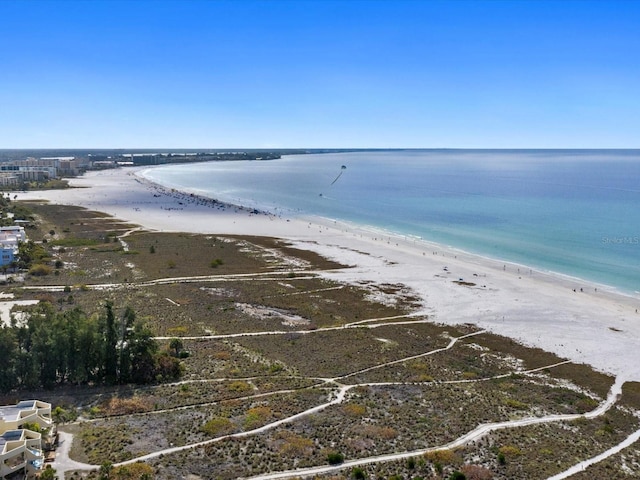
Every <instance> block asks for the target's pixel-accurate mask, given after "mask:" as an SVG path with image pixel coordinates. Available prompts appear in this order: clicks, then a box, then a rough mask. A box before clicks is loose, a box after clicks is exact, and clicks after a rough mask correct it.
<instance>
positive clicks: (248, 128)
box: [0, 0, 640, 148]
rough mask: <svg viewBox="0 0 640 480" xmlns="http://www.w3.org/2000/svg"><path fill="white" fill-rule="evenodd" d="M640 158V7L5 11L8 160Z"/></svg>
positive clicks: (2, 41) (177, 6) (71, 7)
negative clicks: (90, 156) (421, 151)
mask: <svg viewBox="0 0 640 480" xmlns="http://www.w3.org/2000/svg"><path fill="white" fill-rule="evenodd" d="M49 147H69V148H90V147H95V148H100V147H103V148H111V147H113V148H136V147H137V148H165V147H166V148H171V147H173V148H191V147H210V148H231V147H247V148H249V147H253V148H262V147H283V148H284V147H292V148H297V147H309V148H314V147H315V148H321V147H327V148H329V147H334V148H342V147H380V148H384V147H424V148H431V147H433V148H437V147H450V148H472V147H480V148H492V147H494V148H511V147H514V148H518V147H522V148H527V147H530V148H639V147H640V2H639V1H633V0H627V1H615V0H608V1H579V0H573V1H572V0H566V1H545V0H532V1H515V0H514V1H509V0H493V1H418V0H414V1H403V0H393V1H384V0H371V1H356V0H351V1H348V0H344V1H331V0H324V1H305V0H298V1H280V0H268V1H267V0H265V1H249V0H245V1H243V0H235V1H222V0H220V1H214V0H209V1H204V0H202V1H198V0H181V1H162V0H155V1H139V0H138V1H133V0H131V1H124V0H120V1H117V0H112V1H95V0H93V1H89V0H75V1H56V0H48V1H40V2H38V1H28V0H23V1H17V0H15V1H12V0H0V148H49Z"/></svg>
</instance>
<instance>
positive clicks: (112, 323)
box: [104, 300, 118, 385]
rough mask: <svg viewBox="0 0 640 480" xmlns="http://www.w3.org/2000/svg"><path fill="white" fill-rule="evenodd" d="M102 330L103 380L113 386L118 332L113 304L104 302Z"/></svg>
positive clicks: (116, 370) (116, 373) (115, 376)
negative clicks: (103, 324) (103, 325)
mask: <svg viewBox="0 0 640 480" xmlns="http://www.w3.org/2000/svg"><path fill="white" fill-rule="evenodd" d="M104 308H105V319H104V323H105V329H104V379H105V381H106V382H107V383H108V384H110V385H113V384H114V383H116V381H117V379H118V332H117V328H116V317H115V315H114V313H113V302H111V301H110V300H108V301H107V302H105V305H104Z"/></svg>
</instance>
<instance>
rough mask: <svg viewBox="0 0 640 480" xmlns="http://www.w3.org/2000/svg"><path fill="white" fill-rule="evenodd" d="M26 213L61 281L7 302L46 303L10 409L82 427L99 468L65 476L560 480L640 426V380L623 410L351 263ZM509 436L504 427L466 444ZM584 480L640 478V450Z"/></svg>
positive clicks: (27, 288)
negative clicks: (362, 275)
mask: <svg viewBox="0 0 640 480" xmlns="http://www.w3.org/2000/svg"><path fill="white" fill-rule="evenodd" d="M23 205H24V207H25V208H28V209H29V211H30V214H29V218H30V219H31V223H30V226H29V227H28V228H27V232H28V235H29V238H30V239H32V241H33V245H34V246H33V247H32V248H34V249H36V248H37V249H38V250H39V251H40V253H42V255H41V256H39V258H38V259H37V260H35V262H36V263H39V264H42V265H45V266H47V267H49V268H50V269H51V271H50V272H48V273H46V274H36V273H35V272H31V273H26V274H24V282H22V283H20V282H15V283H7V284H6V285H5V286H4V287H3V290H4V293H5V294H7V295H8V294H12V295H13V296H14V298H16V299H25V300H26V299H32V300H36V301H38V303H37V304H36V305H34V306H31V307H28V306H16V307H14V311H13V316H14V320H13V324H11V325H8V326H5V327H3V328H2V329H0V339H3V340H2V341H3V342H5V343H3V345H5V344H6V345H13V347H7V348H14V350H13V352H14V354H15V355H14V357H15V358H16V359H26V358H30V359H32V360H33V362H34V363H33V364H31V365H27V364H24V365H23V364H18V365H15V366H14V367H12V369H7V370H6V371H3V372H2V377H1V378H2V381H3V382H4V383H3V384H2V386H3V388H2V400H4V401H5V402H9V401H13V400H14V399H15V398H18V397H32V396H33V397H37V398H41V399H43V400H45V401H48V402H51V403H52V404H54V405H57V406H59V407H60V408H61V410H62V411H64V412H68V415H66V416H60V417H59V418H58V419H59V421H60V423H59V428H60V430H61V431H62V432H65V433H68V434H72V435H73V444H72V449H71V458H72V459H73V460H75V461H77V462H82V463H84V464H87V465H90V466H93V469H91V468H84V469H82V468H79V469H77V470H75V471H67V472H66V473H65V477H66V478H142V477H141V476H138V477H135V475H136V474H130V473H128V472H135V471H137V469H141V470H140V472H142V470H144V472H142V473H140V475H143V474H144V475H149V476H152V477H153V478H163V479H165V478H166V479H178V478H187V477H188V478H190V479H193V480H196V479H199V478H203V479H204V478H221V479H232V478H251V477H254V476H255V477H257V478H263V477H262V476H265V475H268V474H270V473H277V472H284V471H289V470H293V472H292V473H291V474H290V476H289V478H295V477H296V476H303V475H305V476H312V477H313V478H438V479H448V478H469V479H473V478H476V479H483V478H493V479H507V478H527V479H536V478H548V477H549V476H551V475H554V474H557V473H560V472H562V471H564V470H566V469H567V468H570V467H572V466H573V465H575V464H577V463H578V462H580V461H581V460H585V459H588V458H590V457H592V456H594V455H597V454H599V453H601V452H603V451H605V450H607V449H609V448H611V447H614V446H615V445H617V444H619V443H620V442H621V441H623V440H624V439H625V438H626V437H627V436H628V435H630V434H632V433H633V432H634V431H636V430H638V428H640V425H639V423H640V422H639V420H638V418H639V416H638V412H639V410H640V395H639V394H638V392H639V391H640V390H639V388H638V384H637V383H634V382H627V383H625V384H624V385H623V386H622V389H621V394H620V395H619V398H618V399H617V401H616V400H615V399H614V400H612V399H611V392H615V388H617V386H616V385H617V384H616V383H615V379H614V378H613V377H611V376H609V375H606V374H604V373H601V372H595V371H593V370H592V369H591V368H589V367H588V366H586V365H582V364H575V363H572V362H570V361H568V360H566V359H564V358H560V357H558V356H556V355H554V354H552V353H549V352H545V351H543V350H540V349H535V348H531V347H527V346H524V345H521V344H519V343H517V342H515V341H513V340H511V339H508V338H506V337H501V336H499V335H495V334H491V333H488V332H485V331H483V330H481V329H480V328H478V327H476V326H474V325H471V324H463V325H457V326H452V325H444V324H441V323H438V322H437V321H436V320H435V319H433V318H429V316H428V315H426V314H420V313H418V312H419V310H420V308H419V307H421V302H420V300H419V299H418V297H417V296H416V295H413V294H412V292H411V291H410V290H408V289H406V288H404V286H403V285H398V284H376V283H364V282H363V283H358V284H347V283H340V282H337V281H335V280H330V279H328V278H327V277H326V276H324V275H323V274H324V273H326V272H328V271H335V270H341V269H348V268H350V267H349V266H348V265H344V264H340V263H338V262H336V261H333V260H329V259H326V258H323V257H322V256H320V255H318V254H316V253H313V252H310V251H306V250H301V249H298V248H294V247H293V246H292V245H291V244H289V243H288V242H286V241H283V240H278V239H274V238H268V237H250V236H242V237H240V236H227V235H202V234H187V233H173V232H164V233H163V232H154V231H148V230H145V229H143V228H141V227H139V226H136V225H132V224H128V223H126V222H121V221H118V220H116V219H114V218H111V217H109V216H106V215H103V214H98V213H96V212H91V211H89V210H85V209H81V208H77V207H70V206H60V205H50V204H46V203H41V202H40V203H39V202H31V203H27V204H23ZM52 232H53V233H52ZM44 240H46V242H45V241H44ZM27 272H28V269H27ZM56 272H57V273H56ZM389 296H391V297H393V298H395V299H396V301H395V302H384V301H381V300H380V299H382V298H387V297H389ZM82 332H86V335H85V337H86V338H85V337H83V335H81V333H82ZM72 334H74V335H76V334H77V335H76V336H75V337H74V338H75V340H74V341H77V342H80V343H77V350H65V349H66V347H65V346H63V345H69V342H71V341H72V336H71V335H72ZM21 335H22V337H20V336H21ZM14 337H15V339H14ZM18 337H20V338H22V339H23V340H22V343H20V342H14V343H11V341H15V340H17V338H18ZM26 339H28V341H27V340H26ZM83 339H84V340H86V341H87V342H89V339H91V341H92V342H93V343H86V344H83V343H81V342H82V341H83ZM9 340H10V341H9ZM100 341H101V342H103V343H100ZM58 342H59V343H58ZM64 342H67V343H64ZM27 345H30V347H29V348H33V349H34V350H26V349H27ZM54 345H55V346H56V348H51V349H48V347H49V346H54ZM45 346H47V348H45ZM125 350H126V352H125ZM66 351H68V352H71V351H75V352H77V355H75V356H73V355H65V354H64V352H66ZM35 352H39V353H38V354H37V355H34V353H35ZM45 352H46V354H50V355H52V358H51V360H49V359H48V357H44V356H43V355H45ZM81 352H85V353H92V354H95V355H96V359H95V360H96V362H97V363H95V364H93V363H84V364H82V365H80V363H79V362H81V358H80V357H81V355H80V353H81ZM100 356H101V357H100ZM98 357H100V361H99V362H98ZM45 359H46V360H47V361H46V362H43V360H45ZM73 361H76V362H78V364H72V362H73ZM87 362H88V360H87ZM36 363H37V365H36ZM38 365H39V366H40V367H41V369H40V370H38V369H37V368H36V367H37V366H38ZM20 368H28V369H30V370H29V372H32V373H33V375H34V376H33V377H28V376H25V374H24V373H20V375H17V376H14V377H12V376H11V375H15V374H16V373H17V372H23V370H20ZM26 378H29V379H30V380H29V381H25V380H24V379H26ZM608 398H609V399H610V400H609V402H610V403H607V404H606V408H603V410H602V412H599V411H597V409H598V408H599V406H600V405H603V404H604V402H606V401H607V399H608ZM594 411H597V415H596V414H593V415H592V414H591V413H590V412H594ZM526 419H538V420H539V422H537V423H536V422H533V423H531V424H525V423H522V422H521V421H523V420H526ZM519 422H520V423H519ZM491 424H505V426H506V427H505V428H500V429H495V430H488V431H487V432H486V433H484V434H482V435H479V436H478V437H477V438H476V437H474V438H472V439H469V441H465V442H462V443H460V444H459V445H458V444H456V440H457V439H460V438H463V437H465V435H467V434H468V433H469V432H472V431H474V430H475V429H477V428H479V427H480V426H482V425H491ZM454 444H455V445H454ZM394 454H402V455H401V457H399V458H395V457H393V455H394ZM382 456H389V457H388V458H387V457H384V458H382ZM141 461H142V462H144V468H143V467H141V466H140V465H141V464H140V463H138V462H141ZM358 461H361V462H360V463H357V464H355V463H352V462H358ZM123 462H124V463H123ZM312 467H323V468H324V467H327V468H330V469H333V470H326V471H320V472H317V473H313V474H308V475H307V474H305V473H304V472H305V469H308V468H312ZM148 469H151V471H149V470H148ZM586 472H588V473H589V474H590V475H591V476H583V477H582V478H634V477H637V476H638V475H640V464H639V463H638V452H637V449H636V448H629V449H626V450H623V451H621V452H620V453H618V454H616V455H615V456H613V457H611V458H610V459H609V460H607V461H605V462H601V463H597V464H595V465H592V466H590V467H588V468H587V469H586ZM105 475H106V476H105ZM127 475H134V476H133V477H132V476H127ZM584 475H586V473H585V474H584ZM145 478H149V477H145ZM265 478H267V477H265Z"/></svg>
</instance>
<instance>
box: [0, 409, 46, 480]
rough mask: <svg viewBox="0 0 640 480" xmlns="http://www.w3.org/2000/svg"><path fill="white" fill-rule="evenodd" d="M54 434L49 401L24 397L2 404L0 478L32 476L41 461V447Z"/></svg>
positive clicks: (38, 468) (34, 475) (0, 418)
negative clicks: (13, 402)
mask: <svg viewBox="0 0 640 480" xmlns="http://www.w3.org/2000/svg"><path fill="white" fill-rule="evenodd" d="M34 426H35V427H34ZM25 427H32V428H35V429H38V430H40V432H35V431H32V430H29V429H28V428H25ZM55 434H56V431H55V424H54V423H53V420H52V418H51V404H50V403H46V402H42V401H40V400H25V401H22V402H18V403H17V404H16V405H7V406H1V407H0V479H1V480H12V479H14V478H25V477H26V478H35V477H36V475H37V473H38V472H39V471H40V469H41V468H42V465H43V463H44V454H43V447H44V446H45V445H46V444H52V443H53V442H54V440H53V439H54V438H55Z"/></svg>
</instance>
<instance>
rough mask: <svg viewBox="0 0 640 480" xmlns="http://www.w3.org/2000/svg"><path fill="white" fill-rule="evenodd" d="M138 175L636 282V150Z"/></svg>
mask: <svg viewBox="0 0 640 480" xmlns="http://www.w3.org/2000/svg"><path fill="white" fill-rule="evenodd" d="M343 166H344V167H345V168H342V167H343ZM340 174H341V175H340ZM338 175H340V177H339V178H338V179H337V180H335V179H336V177H338ZM145 176H147V177H148V178H149V179H150V180H152V181H156V182H158V183H161V184H163V185H166V186H169V187H172V188H178V189H187V190H189V191H195V192H198V193H200V194H202V195H206V196H208V197H211V198H216V199H219V200H222V201H229V202H234V203H240V204H243V205H248V206H256V207H258V206H259V207H261V208H266V209H270V210H272V211H278V212H286V213H287V214H294V215H295V214H300V215H320V216H323V217H328V218H334V219H340V220H346V221H349V222H353V223H357V224H361V225H366V226H372V227H376V228H381V229H385V230H388V231H391V232H395V233H398V234H402V235H413V236H416V237H420V238H423V239H425V240H428V241H433V242H438V243H443V244H446V245H450V246H453V247H457V248H460V249H463V250H466V251H469V252H472V253H477V254H481V255H486V256H490V257H493V258H497V259H501V260H506V261H512V262H517V263H521V264H524V265H529V266H532V267H535V268H539V269H543V270H549V271H554V272H558V273H562V274H566V275H571V276H576V277H579V278H583V279H585V280H589V281H593V282H597V283H602V284H606V285H610V286H613V287H615V288H617V289H619V290H621V291H624V292H627V293H632V292H637V291H639V290H640V208H639V207H640V151H639V150H612V151H607V150H559V151H551V150H519V151H505V150H496V151H491V150H409V151H374V152H356V153H339V154H338V153H336V154H322V155H294V156H287V157H284V158H282V159H281V160H273V161H264V162H261V161H246V162H244V161H242V162H212V163H205V164H187V165H167V166H162V167H158V168H154V169H151V170H149V171H147V172H146V173H145ZM334 180H335V183H333V182H334Z"/></svg>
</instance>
